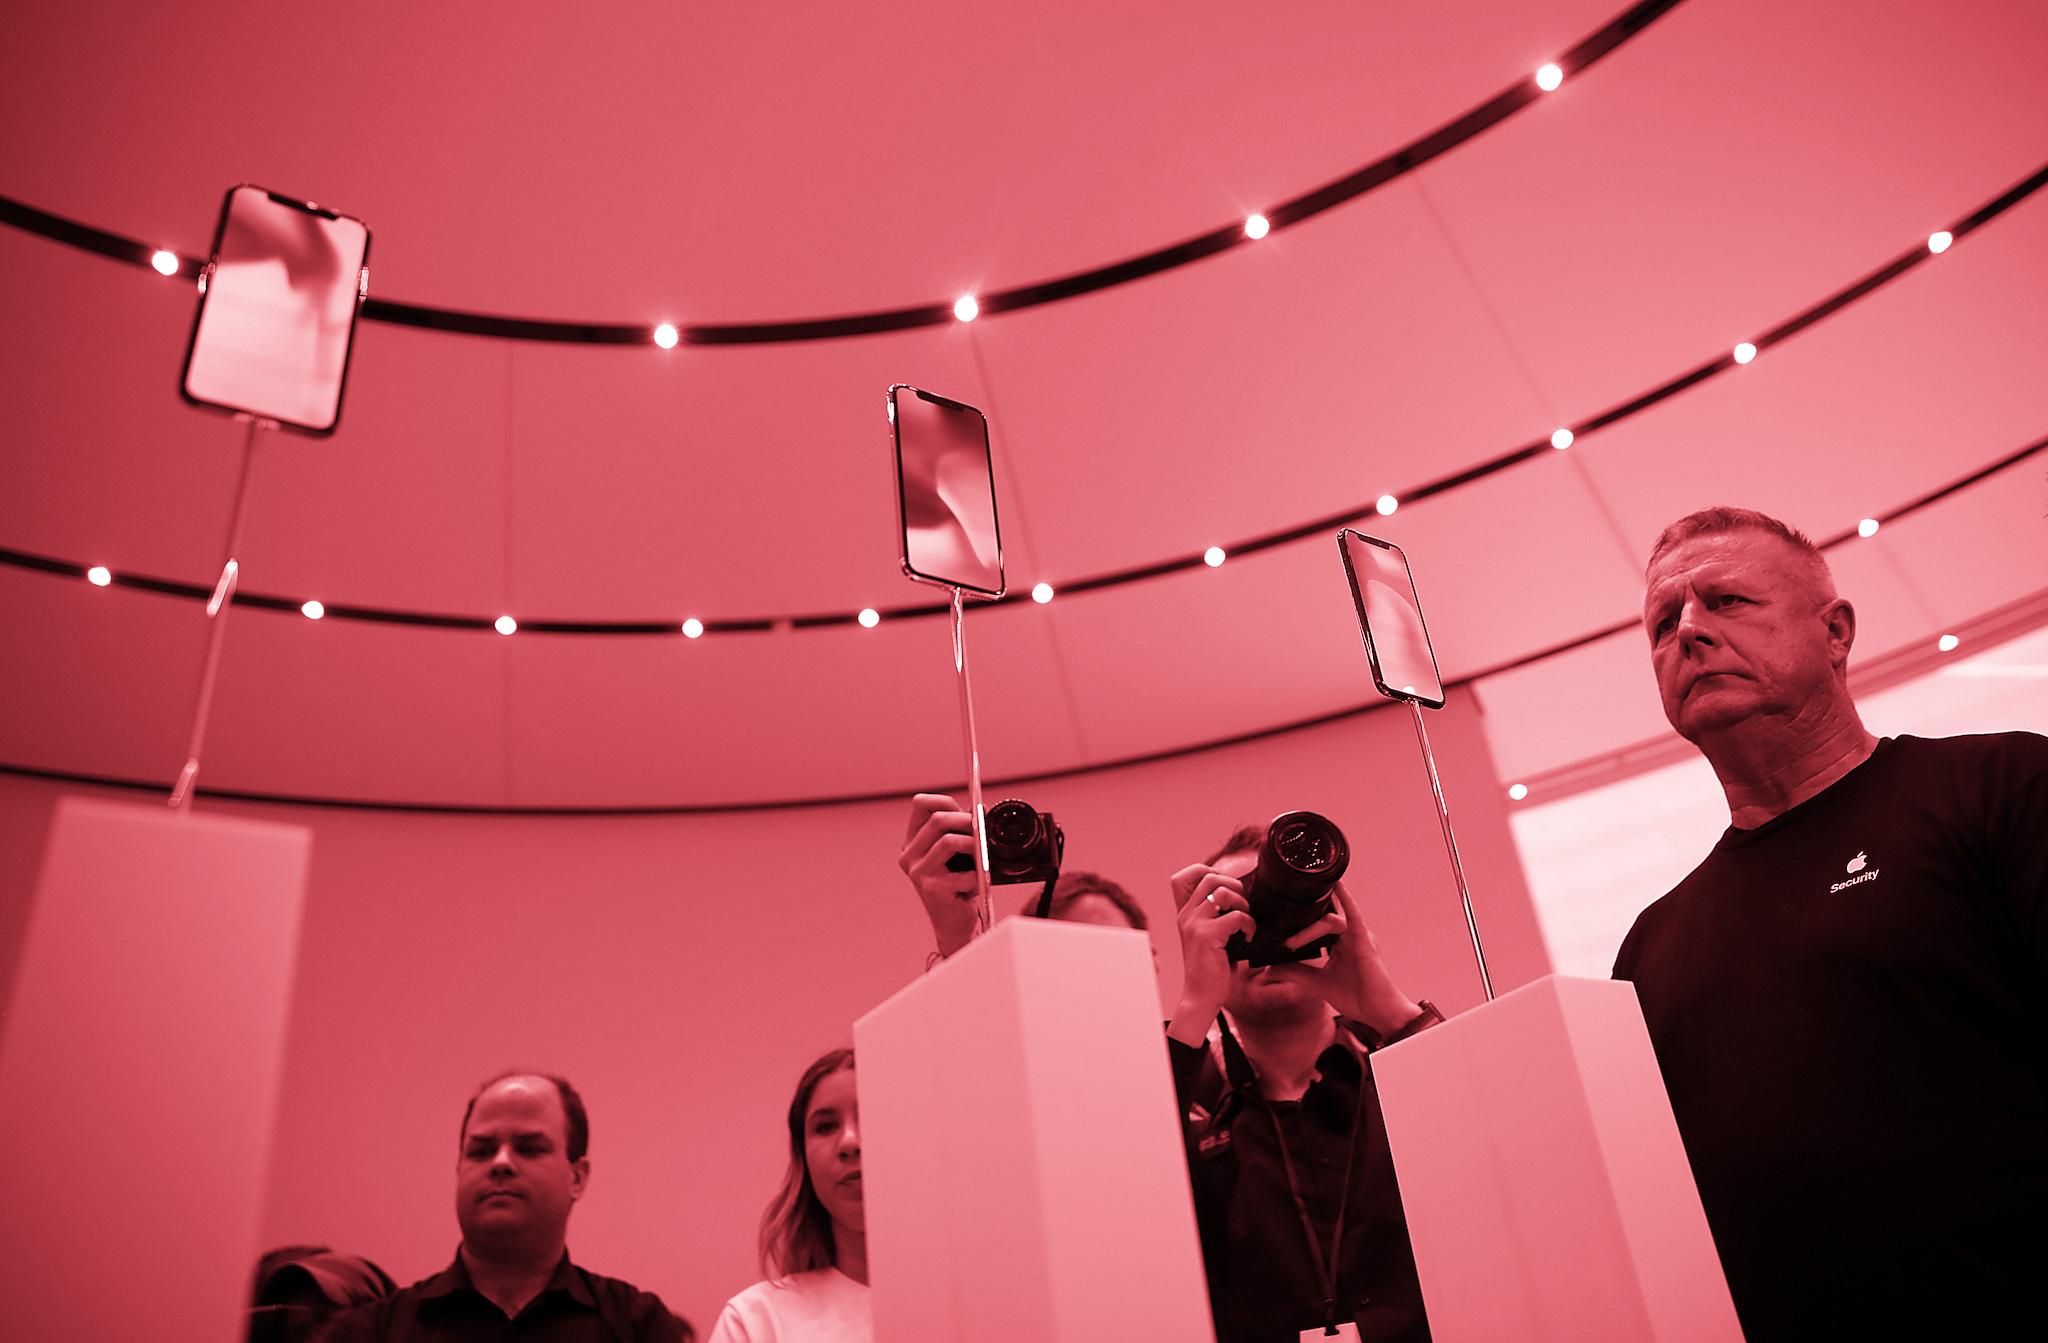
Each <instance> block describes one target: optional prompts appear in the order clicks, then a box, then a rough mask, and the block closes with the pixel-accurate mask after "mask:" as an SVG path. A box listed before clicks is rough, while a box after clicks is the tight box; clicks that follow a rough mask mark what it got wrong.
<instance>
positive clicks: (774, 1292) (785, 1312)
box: [706, 1268, 875, 1343]
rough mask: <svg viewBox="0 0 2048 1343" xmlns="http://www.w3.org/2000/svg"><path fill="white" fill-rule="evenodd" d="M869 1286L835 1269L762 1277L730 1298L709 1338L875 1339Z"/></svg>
mask: <svg viewBox="0 0 2048 1343" xmlns="http://www.w3.org/2000/svg"><path fill="white" fill-rule="evenodd" d="M874 1337H875V1322H874V1315H873V1313H872V1309H871V1307H870V1306H869V1305H868V1289H867V1285H866V1284H864V1283H858V1282H855V1281H854V1280H853V1279H852V1278H849V1277H847V1276H846V1275H845V1274H844V1273H841V1272H840V1271H839V1270H838V1269H836V1268H813V1269H809V1270H806V1271H805V1272H802V1273H798V1274H795V1275H793V1276H791V1277H790V1278H788V1279H786V1280H785V1281H782V1282H757V1283H755V1284H754V1285H753V1286H752V1287H749V1288H747V1290H746V1291H744V1292H741V1293H740V1294H739V1295H738V1296H736V1297H734V1298H733V1299H732V1300H730V1301H728V1302H726V1303H725V1309H724V1310H721V1311H720V1312H718V1323H717V1324H715V1325H713V1326H712V1327H711V1337H710V1338H709V1339H708V1340H706V1343H874Z"/></svg>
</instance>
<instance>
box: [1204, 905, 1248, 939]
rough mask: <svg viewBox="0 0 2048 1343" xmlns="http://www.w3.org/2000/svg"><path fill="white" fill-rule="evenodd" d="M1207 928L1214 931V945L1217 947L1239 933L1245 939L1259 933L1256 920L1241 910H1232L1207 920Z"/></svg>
mask: <svg viewBox="0 0 2048 1343" xmlns="http://www.w3.org/2000/svg"><path fill="white" fill-rule="evenodd" d="M1209 927H1210V928H1211V929H1213V930H1214V933H1215V938H1216V945H1217V946H1219V947H1220V946H1222V945H1224V944H1225V943H1227V942H1228V941H1230V939H1231V938H1233V937H1235V936H1236V935H1237V934H1239V933H1243V934H1244V935H1245V937H1246V938H1250V937H1252V936H1253V935H1255V934H1256V933H1257V932H1258V931H1259V925H1258V922H1257V920H1255V919H1253V918H1252V916H1251V915H1249V914H1247V913H1245V912H1244V911H1243V910H1241V909H1235V910H1232V911H1231V912H1230V913H1228V914H1219V915H1217V916H1216V917H1215V918H1213V919H1211V920H1209Z"/></svg>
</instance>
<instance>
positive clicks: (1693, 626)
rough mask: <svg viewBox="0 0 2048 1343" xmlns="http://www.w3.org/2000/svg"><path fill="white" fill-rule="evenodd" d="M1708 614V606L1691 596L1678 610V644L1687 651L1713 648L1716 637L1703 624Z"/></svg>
mask: <svg viewBox="0 0 2048 1343" xmlns="http://www.w3.org/2000/svg"><path fill="white" fill-rule="evenodd" d="M1706 614H1707V608H1706V606H1705V605H1704V604H1703V603H1702V602H1701V601H1700V599H1699V598H1698V597H1697V596H1689V597H1687V598H1686V599H1685V604H1684V605H1683V606H1681V607H1679V608H1678V642H1679V645H1680V646H1681V647H1683V648H1685V649H1686V650H1688V651H1690V650H1691V649H1693V648H1695V647H1697V646H1699V645H1700V644H1706V645H1708V646H1709V647H1711V646H1712V645H1713V643H1714V636H1713V634H1712V633H1710V632H1709V631H1708V630H1707V628H1706V626H1705V624H1704V623H1703V621H1704V619H1705V617H1706Z"/></svg>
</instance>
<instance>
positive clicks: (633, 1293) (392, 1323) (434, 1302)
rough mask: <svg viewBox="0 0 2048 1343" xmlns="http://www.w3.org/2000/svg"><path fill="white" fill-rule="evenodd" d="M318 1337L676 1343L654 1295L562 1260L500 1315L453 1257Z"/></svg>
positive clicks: (410, 1342) (408, 1342) (336, 1342)
mask: <svg viewBox="0 0 2048 1343" xmlns="http://www.w3.org/2000/svg"><path fill="white" fill-rule="evenodd" d="M319 1337H320V1343H500V1340H505V1341H507V1343H509V1341H510V1340H515V1339H516V1340H518V1341H519V1343H682V1339H683V1332H682V1326H681V1325H680V1324H678V1323H677V1321H676V1317H675V1316H674V1315H671V1314H670V1313H669V1310H668V1307H667V1306H664V1305H663V1304H662V1302H661V1298H660V1297H658V1296H656V1295H655V1294H654V1293H652V1292H643V1291H641V1290H640V1289H639V1288H637V1287H635V1286H633V1284H631V1283H629V1282H621V1281H619V1280H618V1279H617V1278H607V1277H604V1276H602V1275H601V1274H597V1273H592V1272H590V1271H589V1270H587V1269H581V1268H578V1267H576V1266H575V1265H574V1264H572V1263H570V1262H569V1256H568V1255H567V1254H564V1255H563V1256H562V1262H561V1263H559V1264H557V1265H555V1272H554V1275H553V1276H552V1277H550V1278H549V1279H548V1283H547V1286H545V1287H543V1288H541V1290H540V1292H539V1294H538V1295H536V1296H535V1297H534V1298H533V1300H531V1301H529V1302H527V1303H526V1305H525V1307H524V1308H523V1309H521V1310H520V1312H519V1313H518V1314H517V1315H515V1316H512V1317H511V1318H509V1319H508V1318H507V1317H506V1315H505V1312H504V1311H503V1310H501V1309H499V1307H498V1303H497V1302H495V1301H493V1300H491V1299H490V1298H489V1297H487V1296H485V1295H484V1294H483V1293H482V1292H479V1291H478V1290H477V1289H476V1287H475V1285H474V1284H472V1283H471V1281H470V1277H469V1270H468V1269H467V1268H465V1267H464V1266H463V1263H462V1255H461V1254H460V1253H459V1252H458V1253H457V1254H456V1256H455V1262H454V1263H452V1264H450V1265H449V1266H448V1267H447V1268H445V1269H442V1270H441V1271H440V1272H439V1273H436V1274H435V1275H434V1276H433V1277H431V1278H425V1279H422V1280H421V1281H419V1282H416V1283H414V1284H413V1285H412V1286H410V1287H408V1288H406V1289H405V1290H404V1291H401V1292H399V1293H397V1294H396V1295H394V1296H391V1297H388V1298H386V1299H385V1300H383V1301H379V1302H377V1303H376V1304H375V1305H371V1306H363V1307H360V1308H358V1309H356V1310H351V1311H348V1312H347V1313H345V1314H343V1315H339V1316H337V1317H336V1318H335V1319H334V1321H333V1322H332V1323H331V1324H329V1325H328V1327H327V1330H326V1332H324V1333H322V1334H321V1335H320V1336H319Z"/></svg>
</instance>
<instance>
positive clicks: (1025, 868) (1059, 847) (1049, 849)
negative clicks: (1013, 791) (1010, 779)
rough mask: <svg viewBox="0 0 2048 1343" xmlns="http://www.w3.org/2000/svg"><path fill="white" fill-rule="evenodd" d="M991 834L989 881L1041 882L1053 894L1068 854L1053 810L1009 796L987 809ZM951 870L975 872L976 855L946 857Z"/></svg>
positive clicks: (1005, 883)
mask: <svg viewBox="0 0 2048 1343" xmlns="http://www.w3.org/2000/svg"><path fill="white" fill-rule="evenodd" d="M984 829H985V830H986V831H987V834H988V880H989V884H990V885H992V886H1021V885H1024V884H1026V883H1028V882H1038V881H1042V882H1044V883H1045V884H1046V890H1047V892H1048V893H1050V891H1051V889H1052V883H1053V882H1055V881H1058V880H1059V876H1060V860H1061V859H1062V858H1063V857H1065V856H1066V852H1067V836H1066V832H1065V831H1063V830H1061V829H1060V827H1059V824H1058V823H1057V822H1056V821H1054V820H1053V818H1052V813H1051V812H1049V811H1040V810H1038V809H1037V808H1036V807H1034V806H1032V805H1031V804H1030V803H1029V802H1020V801H1018V800H1017V799H1016V798H1014V797H1012V798H1006V799H1004V800H1003V801H1001V802H998V803H996V804H995V805H994V806H993V807H990V808H989V809H988V818H987V820H986V821H985V822H984ZM946 870H947V871H948V872H972V871H973V870H974V856H973V855H972V854H966V853H962V854H955V855H954V856H953V857H951V858H948V859H947V860H946Z"/></svg>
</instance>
